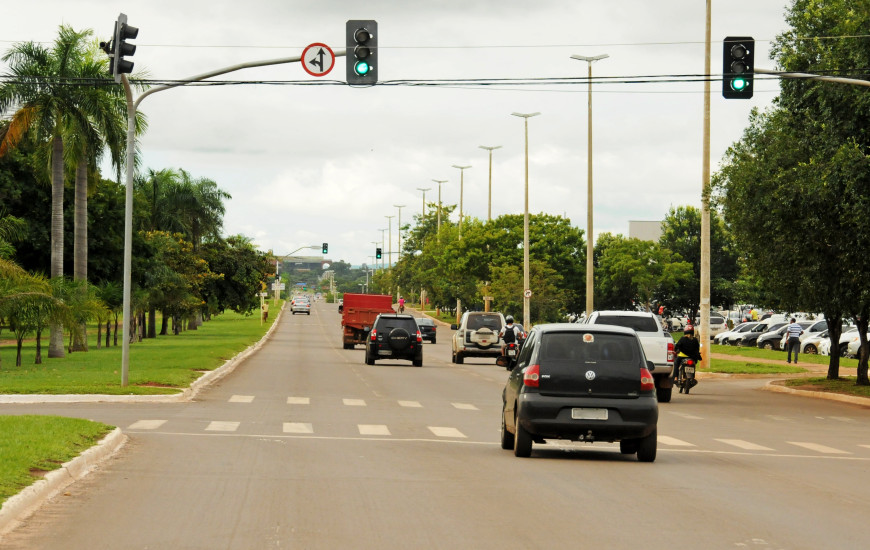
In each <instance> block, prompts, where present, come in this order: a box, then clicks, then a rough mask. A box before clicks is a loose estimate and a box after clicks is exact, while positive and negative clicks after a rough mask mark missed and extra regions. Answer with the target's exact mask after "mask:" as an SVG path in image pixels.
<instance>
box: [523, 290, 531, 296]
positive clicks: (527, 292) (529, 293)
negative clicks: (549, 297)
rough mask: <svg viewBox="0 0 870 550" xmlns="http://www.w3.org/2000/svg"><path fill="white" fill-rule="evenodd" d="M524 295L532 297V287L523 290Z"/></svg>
mask: <svg viewBox="0 0 870 550" xmlns="http://www.w3.org/2000/svg"><path fill="white" fill-rule="evenodd" d="M523 296H525V297H526V298H531V297H532V289H530V288H527V289H526V291H525V292H523Z"/></svg>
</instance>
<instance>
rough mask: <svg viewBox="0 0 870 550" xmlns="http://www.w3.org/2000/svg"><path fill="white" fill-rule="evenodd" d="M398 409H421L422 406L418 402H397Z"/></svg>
mask: <svg viewBox="0 0 870 550" xmlns="http://www.w3.org/2000/svg"><path fill="white" fill-rule="evenodd" d="M399 406H400V407H413V408H418V409H419V408H422V407H423V405H421V404H420V402H419V401H399Z"/></svg>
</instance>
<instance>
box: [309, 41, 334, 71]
mask: <svg viewBox="0 0 870 550" xmlns="http://www.w3.org/2000/svg"><path fill="white" fill-rule="evenodd" d="M333 67H335V53H334V52H333V51H332V49H330V47H329V46H327V45H326V44H321V43H320V42H315V43H314V44H309V45H308V46H306V47H305V49H304V50H302V68H303V69H305V72H306V73H308V74H310V75H311V76H325V75H327V74H328V73H329V71H331V70H332V68H333Z"/></svg>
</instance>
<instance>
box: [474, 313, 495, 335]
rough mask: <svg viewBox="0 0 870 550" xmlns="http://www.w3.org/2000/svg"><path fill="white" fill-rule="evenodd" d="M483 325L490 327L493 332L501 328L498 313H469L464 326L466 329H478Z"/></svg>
mask: <svg viewBox="0 0 870 550" xmlns="http://www.w3.org/2000/svg"><path fill="white" fill-rule="evenodd" d="M483 327H486V328H488V329H491V330H492V331H494V332H498V331H500V330H501V316H500V315H469V316H468V322H467V323H466V328H467V329H468V330H480V329H482V328H483Z"/></svg>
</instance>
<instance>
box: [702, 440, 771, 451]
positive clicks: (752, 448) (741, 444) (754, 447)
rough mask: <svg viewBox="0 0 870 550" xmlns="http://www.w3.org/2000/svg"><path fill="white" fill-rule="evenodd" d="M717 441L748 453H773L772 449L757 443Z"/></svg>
mask: <svg viewBox="0 0 870 550" xmlns="http://www.w3.org/2000/svg"><path fill="white" fill-rule="evenodd" d="M716 441H719V442H722V443H725V444H726V445H734V446H735V447H738V448H740V449H746V450H747V451H772V450H773V449H771V448H770V447H765V446H764V445H757V444H755V443H750V442H749V441H743V440H742V439H717V440H716Z"/></svg>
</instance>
